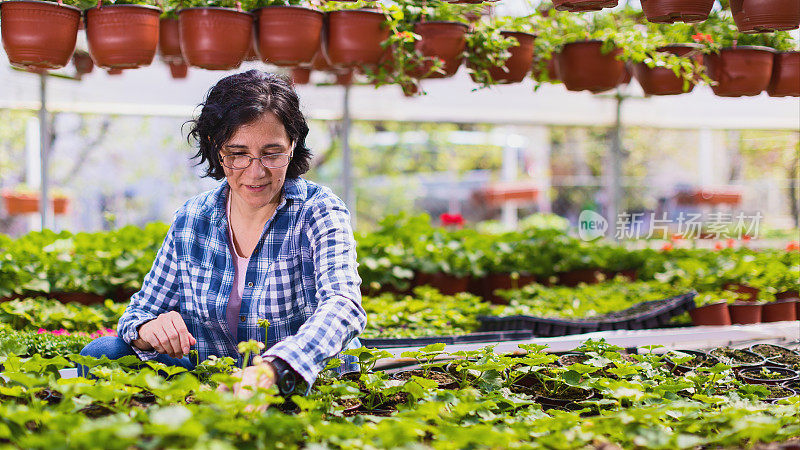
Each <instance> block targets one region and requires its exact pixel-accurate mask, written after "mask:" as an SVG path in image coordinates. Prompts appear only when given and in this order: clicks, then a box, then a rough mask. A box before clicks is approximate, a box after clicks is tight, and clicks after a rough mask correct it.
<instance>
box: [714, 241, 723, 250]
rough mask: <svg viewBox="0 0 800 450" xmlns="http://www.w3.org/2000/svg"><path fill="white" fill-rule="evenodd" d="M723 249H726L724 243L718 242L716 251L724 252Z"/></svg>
mask: <svg viewBox="0 0 800 450" xmlns="http://www.w3.org/2000/svg"><path fill="white" fill-rule="evenodd" d="M723 248H725V246H724V245H722V242H717V243H716V244H714V250H722V249H723Z"/></svg>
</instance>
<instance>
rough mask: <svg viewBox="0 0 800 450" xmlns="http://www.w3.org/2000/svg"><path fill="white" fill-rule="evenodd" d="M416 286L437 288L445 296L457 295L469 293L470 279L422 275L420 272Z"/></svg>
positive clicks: (441, 275)
mask: <svg viewBox="0 0 800 450" xmlns="http://www.w3.org/2000/svg"><path fill="white" fill-rule="evenodd" d="M414 284H415V285H416V286H425V285H429V286H432V287H435V288H436V289H438V290H439V292H441V293H442V294H444V295H455V294H458V293H459V292H467V291H468V289H469V277H461V278H459V277H455V276H453V275H449V274H446V273H441V272H439V273H422V272H418V273H417V274H416V278H415V280H414Z"/></svg>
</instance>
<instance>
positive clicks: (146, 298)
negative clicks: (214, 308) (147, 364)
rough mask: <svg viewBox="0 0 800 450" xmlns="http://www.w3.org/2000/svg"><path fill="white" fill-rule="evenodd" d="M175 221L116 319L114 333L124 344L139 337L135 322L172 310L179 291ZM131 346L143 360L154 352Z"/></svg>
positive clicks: (155, 354) (155, 353)
mask: <svg viewBox="0 0 800 450" xmlns="http://www.w3.org/2000/svg"><path fill="white" fill-rule="evenodd" d="M174 235H175V224H174V223H173V224H172V226H171V227H170V228H169V231H168V232H167V237H166V238H165V239H164V243H163V244H162V245H161V249H159V251H158V254H157V255H156V259H155V261H154V262H153V267H152V268H150V272H149V273H148V274H147V275H146V276H145V277H144V281H143V282H142V289H141V290H139V292H137V293H135V294H133V296H132V297H131V302H130V303H129V304H128V307H127V308H126V309H125V312H124V313H123V314H122V317H120V319H119V322H118V323H117V334H118V335H119V336H120V337H121V338H122V339H123V340H124V341H125V342H127V343H128V344H130V343H131V342H133V341H134V340H136V339H138V338H139V330H138V329H139V326H140V325H142V324H143V323H145V322H148V321H150V320H152V319H155V318H156V317H158V316H159V315H160V314H162V313H165V312H168V311H171V310H174V309H175V308H176V306H177V304H178V296H179V295H180V276H179V273H178V260H177V257H176V255H175V241H174ZM133 350H134V351H135V352H136V354H137V355H138V356H139V358H141V359H142V360H143V361H147V360H150V359H153V358H155V357H156V356H158V352H155V351H143V350H139V349H138V348H136V347H133Z"/></svg>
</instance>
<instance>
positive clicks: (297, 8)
mask: <svg viewBox="0 0 800 450" xmlns="http://www.w3.org/2000/svg"><path fill="white" fill-rule="evenodd" d="M186 9H189V8H186ZM263 9H296V10H301V11H310V12H314V13H318V14H319V15H320V16H323V17H324V16H325V13H324V12H322V11H320V10H318V9H314V8H309V7H307V6H300V5H270V6H262V7H260V8H255V9H251V10H250V13H251V14H253V15H254V16H256V18H258V13H259V11H261V10H263Z"/></svg>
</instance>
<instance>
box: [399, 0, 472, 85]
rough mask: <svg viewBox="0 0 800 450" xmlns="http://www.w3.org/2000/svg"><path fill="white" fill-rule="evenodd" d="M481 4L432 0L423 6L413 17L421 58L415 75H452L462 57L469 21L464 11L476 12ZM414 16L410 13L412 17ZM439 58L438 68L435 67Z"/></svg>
mask: <svg viewBox="0 0 800 450" xmlns="http://www.w3.org/2000/svg"><path fill="white" fill-rule="evenodd" d="M480 9H481V6H480V5H456V4H450V3H447V2H435V3H430V4H427V5H423V7H422V8H421V10H420V13H419V16H418V17H415V18H413V19H412V20H414V21H415V22H416V23H415V24H414V26H413V27H414V28H413V29H414V33H415V34H416V35H418V36H419V37H420V39H419V40H418V41H416V42H415V43H414V50H415V51H416V52H418V57H417V59H418V60H419V61H420V63H419V65H418V67H416V68H415V70H414V75H416V76H417V77H418V78H446V77H451V76H453V75H455V73H456V71H458V68H459V67H461V62H462V61H463V60H464V50H465V49H466V45H467V38H466V36H467V30H468V25H469V22H468V20H467V19H466V13H468V12H470V11H474V12H477V11H478V10H480ZM412 17H413V16H412ZM436 60H441V67H436V63H435V62H436Z"/></svg>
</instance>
